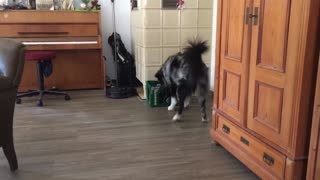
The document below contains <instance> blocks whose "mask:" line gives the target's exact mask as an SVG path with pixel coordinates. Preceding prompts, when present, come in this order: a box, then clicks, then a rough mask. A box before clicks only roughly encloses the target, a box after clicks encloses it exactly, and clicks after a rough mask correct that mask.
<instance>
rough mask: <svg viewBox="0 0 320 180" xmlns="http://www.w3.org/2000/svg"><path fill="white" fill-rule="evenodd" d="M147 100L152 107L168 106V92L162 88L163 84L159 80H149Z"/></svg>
mask: <svg viewBox="0 0 320 180" xmlns="http://www.w3.org/2000/svg"><path fill="white" fill-rule="evenodd" d="M146 92H147V101H148V104H149V105H150V106H151V107H163V106H168V105H169V102H167V101H166V98H167V97H168V96H167V92H165V91H164V89H161V84H160V83H159V82H158V81H147V83H146Z"/></svg>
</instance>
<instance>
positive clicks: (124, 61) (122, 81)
mask: <svg viewBox="0 0 320 180" xmlns="http://www.w3.org/2000/svg"><path fill="white" fill-rule="evenodd" d="M108 43H109V45H110V46H111V48H112V55H113V57H115V45H114V43H115V41H114V33H112V35H111V36H110V37H109V38H108ZM116 43H117V45H116V47H117V50H116V52H117V54H116V58H115V59H114V60H115V61H116V63H117V81H118V85H119V86H120V87H137V86H141V85H142V84H141V82H140V81H139V80H138V79H137V78H136V66H135V60H134V58H133V56H132V55H131V54H130V53H129V52H128V51H127V49H126V47H125V46H124V44H123V42H122V40H121V37H120V34H118V33H116Z"/></svg>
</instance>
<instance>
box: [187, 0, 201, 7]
mask: <svg viewBox="0 0 320 180" xmlns="http://www.w3.org/2000/svg"><path fill="white" fill-rule="evenodd" d="M199 1H202V0H199ZM184 2H185V8H186V9H190V8H193V9H196V8H198V0H184Z"/></svg>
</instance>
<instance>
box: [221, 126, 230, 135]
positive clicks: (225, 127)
mask: <svg viewBox="0 0 320 180" xmlns="http://www.w3.org/2000/svg"><path fill="white" fill-rule="evenodd" d="M222 130H223V132H225V133H226V134H230V128H229V127H228V126H227V125H225V124H224V125H223V126H222Z"/></svg>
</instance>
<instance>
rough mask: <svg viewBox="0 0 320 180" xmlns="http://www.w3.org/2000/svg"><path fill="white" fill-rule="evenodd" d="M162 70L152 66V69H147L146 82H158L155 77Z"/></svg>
mask: <svg viewBox="0 0 320 180" xmlns="http://www.w3.org/2000/svg"><path fill="white" fill-rule="evenodd" d="M159 69H160V66H152V67H150V66H149V67H146V72H145V73H146V74H145V75H146V76H145V80H146V81H148V80H156V77H155V76H154V75H155V74H156V72H157V71H158V70H159Z"/></svg>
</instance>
